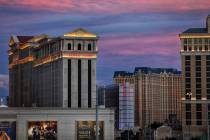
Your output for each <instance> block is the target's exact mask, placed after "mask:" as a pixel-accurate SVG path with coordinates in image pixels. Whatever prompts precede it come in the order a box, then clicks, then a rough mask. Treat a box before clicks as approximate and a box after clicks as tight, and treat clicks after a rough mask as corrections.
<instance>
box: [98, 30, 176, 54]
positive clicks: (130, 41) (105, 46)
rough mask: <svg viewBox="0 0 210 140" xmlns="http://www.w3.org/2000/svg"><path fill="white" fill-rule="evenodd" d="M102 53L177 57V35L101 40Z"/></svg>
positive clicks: (135, 36) (132, 36)
mask: <svg viewBox="0 0 210 140" xmlns="http://www.w3.org/2000/svg"><path fill="white" fill-rule="evenodd" d="M99 45H100V49H101V50H100V51H103V53H104V54H105V55H132V56H138V55H139V56H140V55H163V56H177V55H178V53H179V38H178V36H177V33H170V34H152V35H149V36H144V35H118V36H117V35H115V36H112V37H104V38H101V40H100V44H99Z"/></svg>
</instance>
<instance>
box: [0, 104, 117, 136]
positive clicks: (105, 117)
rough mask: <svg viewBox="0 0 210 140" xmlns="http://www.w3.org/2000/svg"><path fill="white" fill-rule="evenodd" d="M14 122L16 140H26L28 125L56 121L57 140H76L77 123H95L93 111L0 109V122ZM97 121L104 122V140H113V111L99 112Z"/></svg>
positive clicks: (103, 110) (104, 110) (102, 110)
mask: <svg viewBox="0 0 210 140" xmlns="http://www.w3.org/2000/svg"><path fill="white" fill-rule="evenodd" d="M9 121H15V122H16V139H17V140H28V123H29V122H31V121H56V122H57V140H77V129H76V128H77V127H76V122H77V121H95V110H94V109H64V108H54V109H52V108H0V122H9ZM99 121H103V122H104V126H103V130H104V134H103V135H104V137H103V138H104V140H113V139H114V111H113V110H110V109H100V110H99Z"/></svg>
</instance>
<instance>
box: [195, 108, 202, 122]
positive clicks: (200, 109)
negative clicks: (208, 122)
mask: <svg viewBox="0 0 210 140" xmlns="http://www.w3.org/2000/svg"><path fill="white" fill-rule="evenodd" d="M196 111H202V104H196ZM200 119H201V118H200Z"/></svg>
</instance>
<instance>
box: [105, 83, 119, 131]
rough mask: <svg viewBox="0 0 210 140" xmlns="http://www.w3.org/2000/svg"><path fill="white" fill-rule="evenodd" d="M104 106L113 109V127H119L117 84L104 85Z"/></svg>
mask: <svg viewBox="0 0 210 140" xmlns="http://www.w3.org/2000/svg"><path fill="white" fill-rule="evenodd" d="M105 107H106V108H113V109H114V110H115V129H119V85H108V86H106V87H105Z"/></svg>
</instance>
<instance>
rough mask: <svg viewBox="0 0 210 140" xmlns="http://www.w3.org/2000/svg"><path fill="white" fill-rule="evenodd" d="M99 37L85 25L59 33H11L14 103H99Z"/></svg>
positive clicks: (87, 105) (75, 105)
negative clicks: (83, 27) (33, 34)
mask: <svg viewBox="0 0 210 140" xmlns="http://www.w3.org/2000/svg"><path fill="white" fill-rule="evenodd" d="M97 40H98V37H97V36H96V35H95V34H92V33H90V32H88V31H86V30H84V29H82V28H79V29H76V30H74V31H72V32H70V33H66V34H64V35H62V36H58V37H50V36H48V35H40V36H15V35H13V36H11V38H10V42H9V47H10V49H9V51H8V54H9V96H10V100H9V102H10V103H9V105H10V106H11V107H23V106H25V107H31V106H36V107H69V108H91V107H95V102H96V101H95V97H96V57H97V52H98V46H97Z"/></svg>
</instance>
